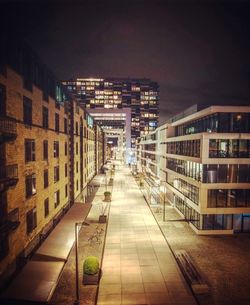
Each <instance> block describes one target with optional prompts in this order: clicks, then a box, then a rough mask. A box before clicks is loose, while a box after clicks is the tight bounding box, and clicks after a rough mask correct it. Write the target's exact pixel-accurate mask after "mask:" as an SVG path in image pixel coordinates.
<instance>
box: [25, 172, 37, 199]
mask: <svg viewBox="0 0 250 305" xmlns="http://www.w3.org/2000/svg"><path fill="white" fill-rule="evenodd" d="M25 185H26V198H28V197H30V196H32V195H35V194H36V175H35V174H32V175H29V176H26V178H25Z"/></svg>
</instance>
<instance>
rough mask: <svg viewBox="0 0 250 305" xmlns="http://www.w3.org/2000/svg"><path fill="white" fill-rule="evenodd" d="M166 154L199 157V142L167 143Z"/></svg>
mask: <svg viewBox="0 0 250 305" xmlns="http://www.w3.org/2000/svg"><path fill="white" fill-rule="evenodd" d="M167 154H174V155H182V156H190V157H197V158H199V157H200V140H190V141H178V142H169V143H167Z"/></svg>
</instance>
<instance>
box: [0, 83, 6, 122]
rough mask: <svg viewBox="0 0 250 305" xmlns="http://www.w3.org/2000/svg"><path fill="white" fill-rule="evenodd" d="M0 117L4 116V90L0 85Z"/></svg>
mask: <svg viewBox="0 0 250 305" xmlns="http://www.w3.org/2000/svg"><path fill="white" fill-rule="evenodd" d="M0 115H2V116H3V115H6V88H5V86H4V85H2V84H0Z"/></svg>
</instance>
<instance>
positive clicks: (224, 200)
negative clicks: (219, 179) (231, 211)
mask: <svg viewBox="0 0 250 305" xmlns="http://www.w3.org/2000/svg"><path fill="white" fill-rule="evenodd" d="M207 200H208V202H207V206H208V208H237V207H250V189H248V190H246V189H236V190H234V189H233V190H232V189H229V190H228V189H217V190H208V198H207Z"/></svg>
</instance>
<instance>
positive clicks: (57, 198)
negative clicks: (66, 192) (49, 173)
mask: <svg viewBox="0 0 250 305" xmlns="http://www.w3.org/2000/svg"><path fill="white" fill-rule="evenodd" d="M59 204H60V191H56V192H55V193H54V206H55V208H56V207H57V206H58V205H59Z"/></svg>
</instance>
